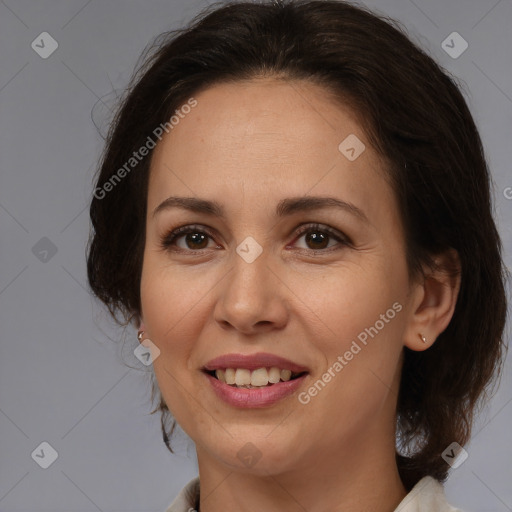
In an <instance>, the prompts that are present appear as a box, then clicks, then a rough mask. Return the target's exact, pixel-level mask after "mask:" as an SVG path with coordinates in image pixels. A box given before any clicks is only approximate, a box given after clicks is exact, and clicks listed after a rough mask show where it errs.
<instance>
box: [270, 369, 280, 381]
mask: <svg viewBox="0 0 512 512" xmlns="http://www.w3.org/2000/svg"><path fill="white" fill-rule="evenodd" d="M280 380H281V370H280V369H279V368H276V367H275V366H272V368H270V370H269V372H268V381H269V382H271V383H272V384H277V383H278V382H279V381H280Z"/></svg>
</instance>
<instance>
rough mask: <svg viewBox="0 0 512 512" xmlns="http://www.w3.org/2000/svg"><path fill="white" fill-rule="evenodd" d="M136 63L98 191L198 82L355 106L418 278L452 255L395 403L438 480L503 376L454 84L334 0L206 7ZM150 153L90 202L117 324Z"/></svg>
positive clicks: (490, 259) (126, 309) (101, 272)
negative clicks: (257, 82)
mask: <svg viewBox="0 0 512 512" xmlns="http://www.w3.org/2000/svg"><path fill="white" fill-rule="evenodd" d="M144 59H145V60H144V62H143V64H142V66H140V67H139V68H138V71H137V72H136V73H135V74H134V76H133V78H132V82H131V85H130V87H129V88H128V89H127V92H126V94H125V97H124V98H123V100H122V102H121V103H120V106H119V109H118V111H117V115H116V117H115V119H114V121H113V123H112V125H111V129H110V131H109V134H108V137H107V144H106V146H105V151H104V154H103V158H102V161H101V166H100V169H99V174H98V177H97V184H96V186H97V189H96V190H100V189H101V190H103V191H104V190H105V189H104V188H102V187H104V186H105V184H106V183H107V182H109V180H111V179H112V177H113V176H114V174H116V173H117V172H118V170H119V169H120V168H122V166H123V165H125V164H126V162H127V161H128V160H129V158H130V157H131V156H132V152H133V151H136V150H137V149H138V148H140V147H141V146H142V145H143V144H144V143H145V142H146V140H147V138H148V136H151V134H152V133H154V130H155V128H156V127H157V126H159V125H160V124H161V123H165V122H167V121H168V120H169V119H170V117H171V116H172V115H173V113H174V112H175V110H176V109H178V108H179V107H180V105H182V104H183V103H184V102H186V101H187V100H188V99H190V97H191V96H192V95H194V94H197V93H198V92H199V91H200V90H202V89H204V88H207V87H209V86H211V85H213V84H214V83H220V82H238V81H241V80H250V79H252V78H255V77H261V76H268V77H276V78H278V79H286V80H295V79H298V80H309V81H310V82H312V83H316V84H319V85H322V86H323V87H325V89H326V90H328V91H330V92H332V94H333V95H334V96H335V97H337V98H339V99H340V101H341V102H343V103H345V104H349V105H350V106H351V107H352V108H353V109H354V110H355V111H356V112H357V113H358V114H359V115H360V116H361V119H362V120H363V123H364V129H365V131H366V134H367V137H368V141H369V142H370V143H371V144H372V145H373V146H374V148H375V149H376V150H377V151H378V152H379V154H380V155H381V157H382V158H383V160H384V161H385V162H387V167H388V168H389V176H388V177H389V179H390V182H391V183H392V186H393V189H394V191H395V194H396V197H397V200H398V204H399V208H400V213H401V217H402V220H403V224H404V227H405V233H406V244H407V261H408V266H409V271H410V274H411V276H418V275H419V272H420V269H421V265H422V264H426V265H432V264H433V262H432V256H434V255H436V254H439V253H442V252H444V251H446V250H448V249H450V248H453V249H455V250H456V251H457V252H458V255H459V258H460V265H461V288H460V292H459V296H458V300H457V304H456V308H455V312H454V315H453V318H452V320H451V322H450V324H449V325H448V327H447V329H446V330H445V331H444V332H443V333H442V334H440V335H439V337H438V339H437V341H436V342H435V343H434V345H433V346H432V347H431V348H429V349H428V350H426V351H422V352H416V351H411V350H409V349H407V348H404V351H405V358H404V364H403V369H402V380H401V387H400V392H399V397H398V404H397V434H398V437H397V439H398V441H397V465H398V469H399V472H400V476H401V478H402V481H403V483H404V485H405V486H406V487H407V488H408V489H410V488H411V487H412V486H413V485H414V484H415V483H416V482H417V481H418V480H419V479H420V478H422V477H423V476H425V475H431V476H432V477H434V478H436V479H438V480H439V481H444V480H445V479H446V477H447V474H448V469H449V468H448V465H447V464H446V463H445V461H444V460H443V459H442V458H441V453H442V452H443V450H444V449H445V448H446V447H447V446H448V445H449V444H450V443H451V442H453V441H457V442H458V443H459V444H460V445H464V444H466V443H467V441H468V440H469V437H470V433H471V424H472V418H473V414H474V412H475V410H476V409H477V406H478V405H481V403H482V398H483V397H488V396H490V391H491V387H492V386H491V384H494V383H495V382H496V380H495V378H496V377H497V376H498V375H499V373H500V369H501V365H502V361H503V355H504V348H505V345H504V343H503V338H502V336H503V330H504V326H505V317H506V295H505V289H504V288H505V286H504V285H505V279H506V274H505V270H504V266H503V263H502V258H501V242H500V238H499V235H498V233H497V230H496V226H495V223H494V220H493V217H492V205H491V197H490V176H489V172H488V168H487V164H486V161H485V158H484V153H483V149H482V144H481V140H480V137H479V134H478V131H477V128H476V126H475V123H474V121H473V118H472V116H471V114H470V111H469V109H468V107H467V105H466V102H465V101H464V98H463V96H462V94H461V92H460V90H459V87H458V86H457V84H456V83H455V81H454V79H453V78H451V77H450V75H449V73H448V72H446V71H445V70H443V69H442V68H441V67H440V66H439V65H438V64H436V63H435V62H434V60H433V59H432V58H431V57H429V56H428V55H427V54H426V53H425V52H424V51H423V50H421V49H420V48H419V47H418V46H417V45H416V44H414V43H413V42H411V40H410V39H409V38H408V36H407V35H406V31H405V29H404V28H403V27H402V26H401V25H400V24H399V23H397V22H396V21H394V20H390V19H388V18H386V17H384V16H378V15H376V14H374V13H371V12H369V11H367V10H366V9H364V8H361V7H357V6H354V5H351V4H349V3H346V2H337V1H301V0H299V1H284V2H272V3H270V2H262V3H253V2H239V3H233V2H229V3H225V2H224V3H221V4H220V5H219V4H214V5H211V6H210V7H209V8H208V9H206V10H205V11H203V12H202V13H200V15H198V16H197V17H196V18H195V19H194V20H193V21H192V22H191V24H190V25H189V26H188V27H187V28H185V29H181V30H176V31H170V32H166V33H164V34H161V35H160V36H159V37H157V38H156V39H155V41H154V43H153V45H152V46H151V47H149V49H148V50H147V52H146V53H145V54H144ZM150 156H151V155H149V157H147V158H145V159H143V160H141V161H140V162H139V163H138V164H137V166H136V168H135V169H133V170H132V171H131V172H129V173H124V174H126V176H124V177H123V179H121V180H117V181H116V183H115V186H114V187H110V189H111V190H110V191H109V192H108V193H106V194H103V192H102V193H101V194H99V193H96V192H95V196H94V198H93V199H92V202H91V207H90V216H91V221H92V227H93V232H91V238H90V241H89V247H88V255H87V270H88V279H89V283H90V286H91V288H92V290H93V292H94V293H95V295H96V296H97V297H98V298H99V299H101V301H103V302H104V303H105V304H106V306H107V307H108V309H109V311H110V312H111V314H112V315H113V316H114V318H115V319H116V320H117V321H118V322H119V323H121V324H123V325H128V324H129V323H130V322H133V323H134V325H136V324H137V322H138V320H139V314H140V311H141V310H140V276H141V268H142V257H143V251H144V244H145V214H146V206H147V204H146V203H147V187H148V173H149V168H150ZM118 176H119V175H118ZM100 195H101V197H99V196H100ZM119 315H121V317H122V318H123V319H124V323H123V320H121V319H120V318H119ZM153 391H155V389H154V388H153ZM152 396H153V395H152ZM158 410H160V411H161V413H162V415H161V422H162V432H163V436H164V441H165V443H166V445H167V446H168V448H169V449H170V445H169V435H168V433H167V432H166V428H165V424H166V422H165V420H164V418H166V419H169V418H170V419H172V418H171V416H170V414H169V410H168V408H167V406H166V404H165V402H164V401H163V399H162V397H161V395H160V406H159V409H158ZM174 426H175V423H174V422H173V424H172V428H174ZM171 432H172V430H171ZM171 451H172V450H171Z"/></svg>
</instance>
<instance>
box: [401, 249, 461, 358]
mask: <svg viewBox="0 0 512 512" xmlns="http://www.w3.org/2000/svg"><path fill="white" fill-rule="evenodd" d="M434 263H435V267H434V269H431V268H424V269H423V270H424V277H423V278H422V279H421V280H420V281H419V282H418V283H415V284H414V285H413V291H412V297H413V299H412V306H411V312H410V316H411V318H410V321H409V324H408V325H407V327H406V330H405V333H404V345H405V346H406V347H408V348H410V349H411V350H416V351H422V350H426V349H427V348H429V347H430V346H432V344H433V343H434V342H435V340H436V338H437V337H438V336H439V335H440V334H441V333H442V332H443V331H444V330H445V329H446V328H447V327H448V324H449V323H450V320H451V319H452V317H453V312H454V311H455V305H456V303H457V297H458V294H459V290H460V279H461V266H460V259H459V255H458V253H457V251H455V249H450V250H448V251H447V252H445V253H443V254H441V255H437V256H435V257H434ZM422 336H423V337H424V338H425V339H426V342H424V341H423V340H422Z"/></svg>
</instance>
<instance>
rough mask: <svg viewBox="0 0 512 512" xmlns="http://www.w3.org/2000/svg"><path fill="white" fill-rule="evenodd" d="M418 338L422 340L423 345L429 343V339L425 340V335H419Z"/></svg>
mask: <svg viewBox="0 0 512 512" xmlns="http://www.w3.org/2000/svg"><path fill="white" fill-rule="evenodd" d="M418 336H419V337H420V340H421V341H422V342H423V343H427V338H425V336H423V334H421V333H418Z"/></svg>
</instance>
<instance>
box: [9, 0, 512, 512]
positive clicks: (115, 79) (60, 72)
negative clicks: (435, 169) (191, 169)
mask: <svg viewBox="0 0 512 512" xmlns="http://www.w3.org/2000/svg"><path fill="white" fill-rule="evenodd" d="M206 3H207V2H206V1H199V0H194V1H188V2H186V1H169V0H165V1H163V0H162V1H161V0H158V1H157V0H152V1H144V2H143V1H141V0H139V1H128V0H124V1H121V0H116V1H108V2H100V1H99V0H90V1H87V0H73V1H49V0H48V1H34V0H16V1H15V0H5V1H4V0H0V123H1V129H2V137H1V139H0V177H1V187H0V237H1V241H2V242H1V245H0V261H1V267H0V333H1V350H2V352H1V358H0V364H1V371H0V511H29V510H30V511H43V510H45V511H46V510H48V511H49V510H53V511H57V510H58V511H64V510H65V511H69V512H75V511H97V510H100V511H105V512H106V511H114V510H115V511H121V510H123V511H142V510H144V511H153V510H154V511H159V510H160V511H162V510H164V509H165V507H166V506H167V505H168V504H169V503H170V502H171V501H172V499H173V498H174V496H175V495H176V494H177V492H178V491H179V490H180V489H181V487H182V486H183V485H184V484H185V483H186V482H188V480H189V479H191V478H192V477H193V476H195V474H196V472H197V464H196V461H195V452H194V449H193V445H192V443H191V442H190V441H187V438H186V436H185V435H184V434H180V435H179V436H178V437H177V438H176V439H175V442H174V445H175V447H176V449H177V452H178V453H177V455H175V456H172V455H171V454H170V453H169V452H168V451H167V450H166V448H165V446H164V444H163V442H162V441H161V436H160V428H159V417H158V415H157V414H155V415H150V414H149V411H150V410H151V404H150V402H149V390H150V388H149V380H148V377H149V374H148V368H146V367H144V366H143V365H142V364H141V363H140V362H139V361H138V360H137V359H136V358H135V357H134V356H133V354H132V350H133V349H134V348H135V347H136V346H137V341H136V339H135V332H133V330H127V331H126V332H123V331H122V330H121V329H119V328H115V327H114V326H113V324H112V323H111V322H109V320H108V317H107V315H106V314H105V313H104V311H103V309H102V308H101V307H100V306H99V305H98V304H97V303H95V302H94V300H93V299H92V298H91V296H90V294H89V292H88V290H87V284H86V269H85V256H84V254H85V245H86V241H87V236H88V231H89V219H88V211H87V205H88V202H89V200H90V197H91V193H92V186H93V185H92V176H93V172H94V169H95V166H96V163H97V159H98V156H99V153H100V151H101V148H102V139H101V137H100V135H99V134H98V131H97V129H96V128H95V126H94V124H93V123H92V121H91V111H92V110H93V107H94V105H95V104H97V103H98V100H99V98H102V97H105V96H106V97H107V98H109V96H108V95H109V93H110V91H112V89H113V88H114V89H117V90H120V89H122V88H123V87H125V86H126V84H127V81H128V79H129V77H130V75H131V73H132V71H133V68H134V65H135V63H136V61H137V58H138V57H139V55H140V53H141V51H142V49H143V48H144V47H145V46H146V44H147V43H148V42H150V41H151V40H152V39H153V37H154V36H156V35H157V34H158V33H160V32H163V31H165V30H168V29H170V28H177V27H179V26H182V25H183V24H184V23H185V22H187V21H188V20H189V19H190V18H191V17H192V16H193V15H195V14H196V13H197V12H198V11H199V10H200V9H201V8H202V7H204V6H205V5H206ZM366 5H368V6H369V7H371V8H374V9H378V11H380V12H381V13H385V14H388V15H390V16H391V17H394V18H397V19H399V20H401V21H402V22H403V23H404V24H405V25H406V27H408V29H409V31H410V34H411V36H412V38H413V39H414V40H415V41H416V42H418V43H419V44H420V45H421V46H422V47H424V48H425V49H426V50H427V51H428V52H429V53H430V54H431V55H433V56H434V57H435V58H436V60H437V61H438V62H440V63H441V65H442V66H444V67H445V68H446V69H448V70H449V71H451V72H452V73H453V74H455V75H456V76H457V77H459V78H460V79H461V81H462V83H463V87H464V94H465V97H466V98H467V101H468V102H469V105H470V108H471V109H472V112H473V113H474V116H475V120H476V122H477V125H478V126H479V128H480V130H481V135H482V138H483V142H484V145H485V149H486V152H487V156H488V159H489V163H490V167H491V169H492V173H493V176H494V180H495V205H496V218H497V221H498V224H499V229H500V232H501V234H502V237H503V241H504V246H505V259H506V263H507V265H508V266H510V259H511V248H512V244H511V241H512V240H511V230H510V218H511V214H512V200H511V199H507V197H508V198H512V189H507V187H512V175H511V173H510V171H509V162H510V161H511V160H512V154H511V148H512V145H511V144H510V136H511V127H512V83H511V60H510V49H511V48H512V31H511V30H510V27H511V24H512V2H511V0H501V1H497V0H485V1H484V0H482V1H475V0H473V1H467V0H466V1H463V0H449V1H443V0H435V1H433V0H429V1H427V0H414V1H413V0H382V1H380V2H378V1H368V2H366ZM44 31H46V32H49V33H50V34H51V35H52V37H53V38H55V39H56V40H57V42H58V44H59V47H58V49H57V50H56V51H55V53H53V54H52V55H51V56H50V57H49V58H47V59H43V58H41V57H40V56H39V55H38V54H37V53H36V52H35V51H34V50H33V49H32V48H31V43H32V41H33V40H35V39H36V37H37V36H38V35H39V34H41V33H42V32H44ZM453 31H457V32H459V33H460V34H461V35H462V36H463V38H464V39H465V40H466V41H467V42H468V43H469V47H468V49H467V50H466V51H465V52H464V53H463V54H462V55H461V56H460V57H458V58H456V59H454V58H452V57H450V56H449V55H448V54H447V53H446V52H445V51H444V49H443V48H442V46H441V44H442V42H443V40H445V38H446V37H447V36H448V35H449V34H450V33H451V32H453ZM110 97H112V95H110ZM105 102H106V103H107V104H108V101H107V100H105ZM99 105H102V104H101V102H100V103H99ZM94 117H95V119H96V121H97V122H100V123H101V122H102V120H105V119H106V116H105V109H104V108H103V110H102V109H101V108H100V109H98V108H96V109H95V115H94ZM507 191H508V192H507ZM509 192H510V193H509ZM43 237H47V238H48V239H49V240H50V241H51V244H50V243H49V242H48V240H43V241H40V240H41V238H43ZM38 243H39V245H36V244H38ZM52 244H53V245H52ZM34 246H35V247H36V249H33V247H34ZM53 246H54V248H55V249H56V251H57V252H56V253H55V254H53V255H52V252H51V250H50V252H48V253H47V254H45V253H44V252H43V251H44V250H48V249H49V248H51V247H53ZM45 260H46V261H45ZM123 340H124V341H123ZM461 357H464V354H461ZM510 361H511V359H510V357H509V358H508V364H507V366H506V368H505V373H504V375H503V378H502V381H501V387H500V388H499V391H498V393H497V394H496V396H495V397H494V399H493V401H492V402H491V403H490V405H489V407H488V408H487V409H486V410H485V411H484V412H483V414H482V416H481V417H480V418H479V420H478V422H477V424H476V426H475V430H474V436H473V439H472V441H471V443H470V444H468V445H467V446H466V449H467V451H468V453H469V458H468V459H467V461H466V462H465V463H464V464H462V466H461V467H459V468H458V469H456V470H453V471H452V473H451V476H450V478H449V480H448V482H447V484H446V493H447V496H448V499H449V501H451V502H452V504H454V505H457V506H459V507H461V508H463V509H464V510H466V511H482V512H483V511H506V510H512V470H511V467H510V465H511V461H512V457H511V455H512V440H511V436H510V430H511V429H510V425H511V419H512V404H511V401H512V380H511V379H512V378H511V371H510ZM149 368H150V367H149ZM43 441H47V442H48V443H50V444H51V445H52V446H53V447H54V448H55V450H57V452H58V458H57V460H56V461H55V462H54V463H53V464H52V465H51V466H50V467H49V468H48V469H42V468H40V467H39V466H38V465H37V464H36V463H35V462H34V460H33V459H32V457H31V454H32V452H33V451H34V450H35V449H36V448H37V447H38V446H39V445H40V443H41V442H43Z"/></svg>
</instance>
